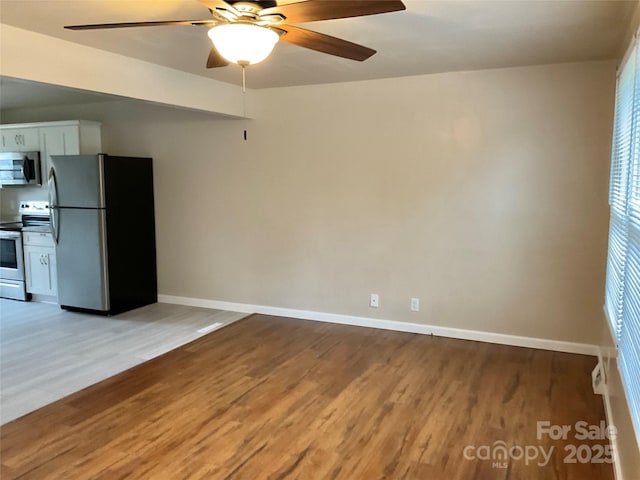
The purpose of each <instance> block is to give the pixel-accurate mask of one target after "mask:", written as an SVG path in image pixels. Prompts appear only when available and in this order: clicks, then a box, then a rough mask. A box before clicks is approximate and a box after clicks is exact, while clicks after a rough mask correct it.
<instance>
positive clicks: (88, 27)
mask: <svg viewBox="0 0 640 480" xmlns="http://www.w3.org/2000/svg"><path fill="white" fill-rule="evenodd" d="M217 23H219V22H218V21H216V20H213V19H210V20H167V21H164V22H125V23H96V24H94V25H68V26H66V27H64V28H67V29H69V30H99V29H104V28H128V27H162V26H165V25H187V26H189V25H196V26H197V25H211V26H213V25H215V24H217Z"/></svg>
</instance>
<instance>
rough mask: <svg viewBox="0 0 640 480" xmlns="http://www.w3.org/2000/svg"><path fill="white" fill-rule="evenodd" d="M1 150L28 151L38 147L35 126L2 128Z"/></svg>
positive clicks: (38, 140)
mask: <svg viewBox="0 0 640 480" xmlns="http://www.w3.org/2000/svg"><path fill="white" fill-rule="evenodd" d="M0 148H1V149H2V151H3V152H28V151H31V150H38V149H39V148H40V138H39V137H38V129H37V128H11V129H6V130H5V129H2V146H1V147H0Z"/></svg>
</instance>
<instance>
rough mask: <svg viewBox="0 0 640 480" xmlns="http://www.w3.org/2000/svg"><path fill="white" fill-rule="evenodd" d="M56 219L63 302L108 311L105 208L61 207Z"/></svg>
mask: <svg viewBox="0 0 640 480" xmlns="http://www.w3.org/2000/svg"><path fill="white" fill-rule="evenodd" d="M57 219H58V224H57V234H58V243H57V244H56V263H57V266H58V301H59V303H60V305H62V306H67V307H75V308H86V309H90V310H100V311H108V310H109V309H110V304H109V274H108V263H107V248H106V247H107V245H106V238H107V236H106V212H105V210H97V209H95V210H91V209H79V208H59V209H57Z"/></svg>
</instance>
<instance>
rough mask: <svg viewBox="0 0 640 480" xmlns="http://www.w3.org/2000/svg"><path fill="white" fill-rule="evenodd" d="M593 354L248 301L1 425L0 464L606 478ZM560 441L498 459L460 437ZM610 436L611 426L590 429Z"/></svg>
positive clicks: (18, 468) (78, 471)
mask: <svg viewBox="0 0 640 480" xmlns="http://www.w3.org/2000/svg"><path fill="white" fill-rule="evenodd" d="M594 364H595V359H594V358H592V357H585V356H580V355H572V354H563V353H554V352H547V351H540V350H533V349H528V348H517V347H508V346H500V345H491V344H483V343H478V342H471V341H462V340H453V339H446V338H437V337H431V336H424V335H415V334H410V333H399V332H389V331H383V330H374V329H366V328H358V327H350V326H344V325H333V324H325V323H316V322H309V321H301V320H293V319H286V318H278V317H267V316H262V315H254V316H251V317H249V318H246V319H244V320H241V321H238V322H236V323H234V324H232V325H230V326H228V327H225V328H223V329H221V330H218V331H216V332H214V333H212V334H209V335H206V336H204V337H202V338H200V339H198V340H195V341H194V342H192V343H190V344H187V345H184V346H182V347H179V348H177V349H176V350H173V351H171V352H169V353H167V354H165V355H163V356H161V357H158V358H155V359H153V360H151V361H149V362H146V363H144V364H142V365H139V366H136V367H134V368H132V369H130V370H127V371H125V372H123V373H121V374H119V375H117V376H115V377H112V378H110V379H108V380H105V381H103V382H101V383H99V384H97V385H94V386H92V387H90V388H87V389H85V390H83V391H81V392H78V393H76V394H73V395H71V396H69V397H67V398H65V399H63V400H60V401H58V402H56V403H54V404H52V405H49V406H47V407H45V408H42V409H40V410H38V411H36V412H33V413H31V414H29V415H27V416H25V417H22V418H20V419H18V420H16V421H13V422H10V423H8V424H6V425H4V426H3V427H2V434H1V443H0V448H1V452H0V453H1V461H2V471H1V473H2V478H3V479H5V480H8V479H13V478H20V479H89V478H91V479H120V478H122V479H124V478H126V479H154V480H155V479H201V478H202V479H220V480H229V479H250V480H257V479H274V480H275V479H302V480H313V479H346V480H356V479H366V480H369V479H391V480H401V479H416V480H417V479H420V480H454V479H461V480H462V479H464V480H472V479H476V480H477V479H479V480H483V479H491V480H494V479H495V480H503V479H512V480H536V479H540V480H553V479H571V480H589V479H594V480H595V479H597V480H608V479H612V478H613V474H612V468H611V465H608V464H592V463H587V464H581V463H564V461H563V460H564V458H565V456H566V452H565V451H564V447H565V446H566V445H567V444H571V443H574V444H582V443H588V444H589V445H591V444H592V442H576V441H573V439H572V437H570V438H569V440H568V441H552V440H550V439H549V438H548V437H546V436H545V437H543V438H542V439H540V440H538V439H537V438H536V422H537V421H539V420H540V421H544V420H549V421H550V422H551V423H553V424H563V425H565V424H566V425H574V424H575V423H576V422H577V421H580V420H584V421H586V422H588V423H589V424H597V423H598V422H599V421H600V420H602V419H604V412H603V406H602V399H601V397H598V396H595V395H594V394H593V393H592V391H591V386H590V372H591V369H592V368H593V367H594ZM499 441H503V442H505V444H506V445H507V446H508V447H511V446H522V447H524V446H526V445H533V446H537V447H544V448H545V449H547V450H548V449H549V448H550V447H554V449H555V452H554V453H553V455H552V457H551V459H550V461H549V463H548V464H547V465H546V466H538V465H537V464H535V462H534V463H532V464H529V465H526V463H525V460H524V459H519V460H511V461H507V462H506V463H503V464H501V465H500V468H497V467H496V466H492V462H491V461H483V460H478V459H471V460H467V459H465V456H464V452H465V447H467V446H474V447H480V446H483V445H489V446H491V445H494V443H495V442H499ZM595 443H600V444H603V443H604V442H595Z"/></svg>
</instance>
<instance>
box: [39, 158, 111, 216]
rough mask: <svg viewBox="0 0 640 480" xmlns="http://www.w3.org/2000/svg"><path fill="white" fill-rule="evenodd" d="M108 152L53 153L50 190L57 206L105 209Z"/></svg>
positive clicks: (49, 173) (53, 206) (49, 174)
mask: <svg viewBox="0 0 640 480" xmlns="http://www.w3.org/2000/svg"><path fill="white" fill-rule="evenodd" d="M104 161H105V155H102V154H100V155H52V156H51V171H50V172H48V177H49V179H52V181H50V182H49V189H51V188H55V197H56V200H55V201H56V203H55V204H54V205H51V207H52V208H55V207H76V208H105V200H104Z"/></svg>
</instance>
